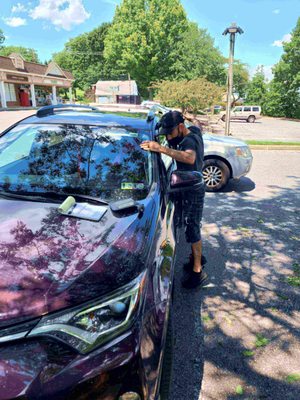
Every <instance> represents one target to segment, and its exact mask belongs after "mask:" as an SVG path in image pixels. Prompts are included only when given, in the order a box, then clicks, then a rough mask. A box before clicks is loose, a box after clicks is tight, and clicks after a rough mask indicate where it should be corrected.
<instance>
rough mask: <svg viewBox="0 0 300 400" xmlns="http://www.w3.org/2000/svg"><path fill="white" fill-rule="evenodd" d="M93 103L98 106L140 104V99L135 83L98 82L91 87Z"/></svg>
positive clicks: (130, 81) (129, 81)
mask: <svg viewBox="0 0 300 400" xmlns="http://www.w3.org/2000/svg"><path fill="white" fill-rule="evenodd" d="M93 89H94V91H95V101H96V103H99V104H106V103H110V104H114V103H123V104H140V97H139V94H138V88H137V84H136V82H135V81H132V80H127V81H98V82H97V83H96V85H94V86H93Z"/></svg>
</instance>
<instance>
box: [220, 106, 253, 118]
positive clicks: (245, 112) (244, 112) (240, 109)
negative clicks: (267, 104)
mask: <svg viewBox="0 0 300 400" xmlns="http://www.w3.org/2000/svg"><path fill="white" fill-rule="evenodd" d="M260 114H261V108H260V106H236V107H234V109H233V110H232V111H231V115H230V119H231V120H232V119H233V120H234V119H241V120H244V121H247V122H255V121H256V120H257V119H259V118H261V115H260ZM220 118H221V120H222V121H225V119H226V113H222V114H221V115H220Z"/></svg>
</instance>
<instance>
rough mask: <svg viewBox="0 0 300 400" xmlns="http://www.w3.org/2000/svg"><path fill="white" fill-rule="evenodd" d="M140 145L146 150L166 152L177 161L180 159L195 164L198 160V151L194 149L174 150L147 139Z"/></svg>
mask: <svg viewBox="0 0 300 400" xmlns="http://www.w3.org/2000/svg"><path fill="white" fill-rule="evenodd" d="M140 147H141V148H142V149H143V150H146V151H154V152H155V153H162V154H166V155H167V156H169V157H172V158H173V159H174V160H176V161H180V162H182V163H185V164H190V165H193V164H194V163H195V160H196V153H195V151H194V150H185V151H180V150H174V149H170V148H169V147H164V146H161V145H160V144H159V143H157V142H153V141H150V140H146V141H145V142H143V143H141V144H140Z"/></svg>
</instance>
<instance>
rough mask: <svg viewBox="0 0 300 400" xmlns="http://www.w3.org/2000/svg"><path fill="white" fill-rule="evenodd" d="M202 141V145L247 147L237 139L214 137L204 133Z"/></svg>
mask: <svg viewBox="0 0 300 400" xmlns="http://www.w3.org/2000/svg"><path fill="white" fill-rule="evenodd" d="M203 140H204V143H206V144H216V145H218V144H219V145H220V146H224V145H225V146H234V147H236V146H238V147H241V146H247V143H245V142H243V141H242V140H239V139H233V138H231V137H224V136H216V135H210V134H207V133H205V134H204V135H203Z"/></svg>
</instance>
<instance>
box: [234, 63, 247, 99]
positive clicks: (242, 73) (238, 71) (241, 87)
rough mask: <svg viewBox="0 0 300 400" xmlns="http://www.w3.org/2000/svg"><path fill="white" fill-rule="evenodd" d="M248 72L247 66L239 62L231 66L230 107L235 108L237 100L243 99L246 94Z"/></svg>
mask: <svg viewBox="0 0 300 400" xmlns="http://www.w3.org/2000/svg"><path fill="white" fill-rule="evenodd" d="M248 82H249V72H248V69H247V65H246V64H244V63H242V62H241V61H239V60H236V61H234V64H233V91H232V97H233V100H232V103H231V107H233V106H235V104H236V103H237V101H238V100H240V99H244V98H245V96H246V93H247V88H248Z"/></svg>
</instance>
